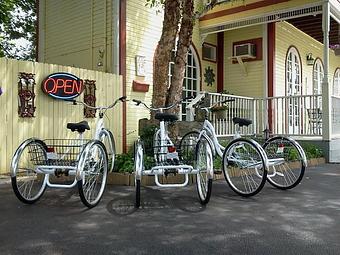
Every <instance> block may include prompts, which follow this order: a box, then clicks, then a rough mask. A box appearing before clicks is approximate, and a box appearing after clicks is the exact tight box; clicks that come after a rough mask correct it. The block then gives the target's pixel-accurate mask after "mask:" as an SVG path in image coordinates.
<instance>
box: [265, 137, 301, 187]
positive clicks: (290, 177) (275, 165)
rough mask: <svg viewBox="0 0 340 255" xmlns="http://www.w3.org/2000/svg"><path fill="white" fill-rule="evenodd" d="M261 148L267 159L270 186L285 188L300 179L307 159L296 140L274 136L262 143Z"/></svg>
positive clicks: (295, 184)
mask: <svg viewBox="0 0 340 255" xmlns="http://www.w3.org/2000/svg"><path fill="white" fill-rule="evenodd" d="M263 149H264V150H265V152H266V154H267V157H268V160H269V171H268V175H267V180H268V182H269V183H270V184H271V185H272V186H274V187H276V188H278V189H282V190H287V189H292V188H294V187H296V186H297V185H298V184H299V183H300V182H301V181H302V178H303V176H304V173H305V169H306V167H307V159H306V155H305V153H304V151H303V149H302V147H301V146H300V145H299V143H298V142H296V141H295V140H294V139H292V138H290V137H285V136H275V137H271V138H269V139H268V140H267V141H266V142H265V143H264V144H263Z"/></svg>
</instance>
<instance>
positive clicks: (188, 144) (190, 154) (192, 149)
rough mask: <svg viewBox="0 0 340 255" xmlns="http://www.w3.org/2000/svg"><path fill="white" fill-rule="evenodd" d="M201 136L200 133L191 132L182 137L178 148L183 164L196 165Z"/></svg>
mask: <svg viewBox="0 0 340 255" xmlns="http://www.w3.org/2000/svg"><path fill="white" fill-rule="evenodd" d="M199 134H200V133H199V132H198V131H191V132H189V133H186V134H185V135H184V136H183V137H182V139H181V141H180V143H179V146H178V147H179V148H178V151H179V153H180V158H181V160H182V162H183V163H185V164H188V165H194V162H195V153H196V145H197V142H198V137H199Z"/></svg>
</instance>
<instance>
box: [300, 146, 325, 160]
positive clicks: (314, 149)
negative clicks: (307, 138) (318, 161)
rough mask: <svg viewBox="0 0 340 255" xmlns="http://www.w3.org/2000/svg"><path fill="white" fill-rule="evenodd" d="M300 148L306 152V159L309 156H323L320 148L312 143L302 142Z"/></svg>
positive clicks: (309, 157)
mask: <svg viewBox="0 0 340 255" xmlns="http://www.w3.org/2000/svg"><path fill="white" fill-rule="evenodd" d="M302 148H303V149H304V151H305V153H306V157H307V159H311V158H321V157H323V156H324V153H323V151H322V149H321V148H319V147H318V146H316V145H315V144H312V143H303V144H302Z"/></svg>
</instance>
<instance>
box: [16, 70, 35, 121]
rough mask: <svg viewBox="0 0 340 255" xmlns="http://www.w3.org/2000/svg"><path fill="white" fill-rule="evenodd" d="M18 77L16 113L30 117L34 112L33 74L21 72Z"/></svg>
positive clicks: (23, 116)
mask: <svg viewBox="0 0 340 255" xmlns="http://www.w3.org/2000/svg"><path fill="white" fill-rule="evenodd" d="M18 78H19V81H18V96H19V105H18V114H19V116H20V117H22V118H32V117H34V112H35V106H34V99H35V93H34V86H35V80H34V74H32V73H23V72H21V73H19V76H18Z"/></svg>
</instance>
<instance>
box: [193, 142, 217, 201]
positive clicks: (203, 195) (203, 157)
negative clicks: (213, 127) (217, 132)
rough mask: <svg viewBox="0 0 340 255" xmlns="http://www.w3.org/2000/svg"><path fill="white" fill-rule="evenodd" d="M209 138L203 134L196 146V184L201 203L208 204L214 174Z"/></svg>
mask: <svg viewBox="0 0 340 255" xmlns="http://www.w3.org/2000/svg"><path fill="white" fill-rule="evenodd" d="M208 139H209V138H207V137H205V136H202V137H201V139H200V140H199V141H198V143H197V146H196V160H197V162H196V168H197V170H198V173H197V175H196V185H197V193H198V197H199V199H200V202H201V204H207V203H208V202H209V200H210V196H211V190H212V179H213V176H214V170H213V154H212V148H211V145H210V143H209V141H208Z"/></svg>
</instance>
